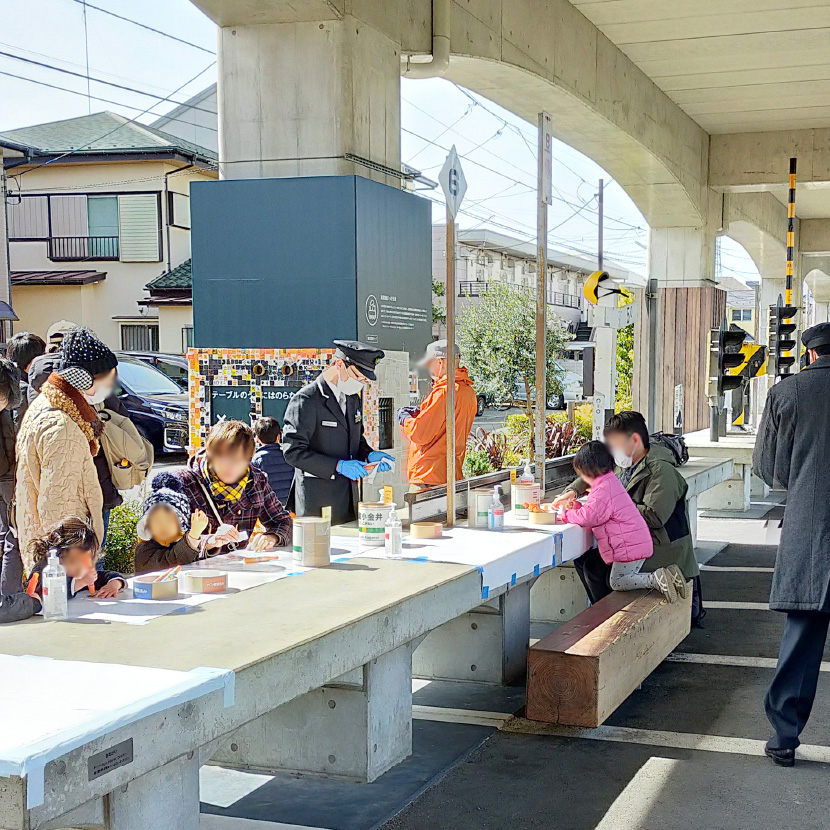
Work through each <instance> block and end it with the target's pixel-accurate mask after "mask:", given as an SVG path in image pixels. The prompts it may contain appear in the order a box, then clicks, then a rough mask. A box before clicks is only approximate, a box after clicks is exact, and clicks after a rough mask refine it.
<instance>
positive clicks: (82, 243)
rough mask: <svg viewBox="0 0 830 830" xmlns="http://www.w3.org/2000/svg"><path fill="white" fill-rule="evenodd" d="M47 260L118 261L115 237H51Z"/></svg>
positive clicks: (116, 239) (116, 238)
mask: <svg viewBox="0 0 830 830" xmlns="http://www.w3.org/2000/svg"><path fill="white" fill-rule="evenodd" d="M49 259H51V260H52V261H53V262H81V261H85V260H95V259H97V260H102V259H118V237H117V236H52V237H50V238H49Z"/></svg>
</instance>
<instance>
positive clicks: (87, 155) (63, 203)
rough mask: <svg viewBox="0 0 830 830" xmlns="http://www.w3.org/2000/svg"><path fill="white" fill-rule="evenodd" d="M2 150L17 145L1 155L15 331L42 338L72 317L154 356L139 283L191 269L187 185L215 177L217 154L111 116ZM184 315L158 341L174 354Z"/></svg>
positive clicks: (148, 310)
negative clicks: (185, 267)
mask: <svg viewBox="0 0 830 830" xmlns="http://www.w3.org/2000/svg"><path fill="white" fill-rule="evenodd" d="M4 142H6V143H8V144H10V145H14V146H16V147H18V148H19V149H18V150H17V151H16V153H15V155H13V156H11V157H7V156H6V155H4V158H3V165H4V169H5V175H6V200H5V201H6V217H7V225H8V239H9V265H10V279H11V298H12V307H13V308H14V310H15V312H16V314H17V316H18V317H19V322H18V323H16V324H15V330H18V331H19V330H23V329H27V330H29V331H33V332H36V333H38V334H40V335H41V336H44V335H45V333H46V330H47V329H48V328H49V326H50V325H51V324H52V323H54V322H56V321H58V320H71V321H72V322H75V323H78V324H81V325H86V326H89V327H90V328H92V329H94V330H95V331H96V332H97V333H98V334H99V336H100V337H101V338H102V339H103V340H104V341H105V342H106V343H108V344H109V345H110V346H111V347H113V348H119V349H150V350H156V349H158V348H159V347H160V345H161V339H162V337H161V335H160V332H159V311H158V307H156V306H153V305H148V304H146V303H143V302H142V300H144V294H145V286H146V285H147V283H148V282H150V281H151V280H154V279H155V278H157V277H158V276H159V272H160V271H164V272H165V273H168V272H173V271H174V270H175V269H176V268H177V267H178V266H180V265H181V264H182V263H184V262H185V261H187V260H189V258H190V208H189V187H190V182H191V181H199V180H205V179H215V178H217V163H216V162H217V158H216V153H215V151H213V150H211V149H208V148H205V147H201V146H199V145H197V144H194V143H192V142H189V141H187V140H185V139H183V138H180V137H178V136H173V135H170V134H168V133H165V132H163V131H160V130H158V129H156V128H153V127H147V126H145V125H143V124H137V123H134V122H131V121H129V120H128V119H126V118H124V117H123V116H121V115H117V114H115V113H111V112H100V113H95V114H93V115H86V116H81V117H79V118H71V119H67V120H64V121H56V122H51V123H47V124H38V125H36V126H33V127H25V128H22V129H18V130H10V131H7V132H6V133H3V134H0V144H2V143H4ZM180 317H181V318H182V319H179V320H176V321H175V325H176V327H177V328H178V331H177V332H176V335H175V336H174V335H173V334H172V333H171V334H166V335H165V337H164V340H165V343H167V344H169V345H172V344H173V342H175V343H176V348H174V349H171V350H172V351H176V352H180V351H182V350H183V348H184V343H185V342H186V341H185V339H183V338H185V337H186V335H183V334H182V330H183V329H185V328H186V327H187V325H188V324H190V318H188V320H187V321H185V320H184V319H183V318H184V314H182V315H180Z"/></svg>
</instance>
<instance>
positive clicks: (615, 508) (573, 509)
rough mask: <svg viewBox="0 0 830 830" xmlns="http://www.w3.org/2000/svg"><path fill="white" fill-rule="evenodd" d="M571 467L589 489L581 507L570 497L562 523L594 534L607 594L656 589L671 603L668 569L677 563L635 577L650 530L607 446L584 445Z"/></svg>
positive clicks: (648, 547)
mask: <svg viewBox="0 0 830 830" xmlns="http://www.w3.org/2000/svg"><path fill="white" fill-rule="evenodd" d="M573 465H574V470H576V473H577V475H579V476H581V477H582V479H583V481H585V483H586V484H588V485H589V486H590V488H591V490H590V493H589V494H588V498H587V500H586V501H585V503H584V504H580V502H578V501H576V499H571V501H570V502H569V503H568V505H567V506H566V508H565V509H564V510H563V512H562V519H563V521H565V522H568V523H570V524H575V525H579V526H580V527H585V528H590V529H591V530H592V531H593V533H594V536H595V537H596V540H597V546H598V547H599V553H600V556H601V557H602V559H603V561H604V562H605V563H606V564H608V565H611V574H610V577H609V583H610V585H611V588H612V590H614V591H633V590H635V589H637V588H645V589H649V588H656V589H657V590H658V591H660V593H661V594H663V596H664V597H666V599H667V600H668V601H669V602H674V601H675V600H676V599H677V589H676V588H675V580H674V576H675V574H674V573H673V571H672V569H673V568H677V565H670V566H669V567H668V568H660V569H658V570H656V571H655V572H654V573H645V574H644V573H640V569H641V568H642V567H643V563H644V562H645V560H646V559H648V558H649V556H651V555H652V553H653V552H654V545H653V542H652V540H651V531H650V530H649V529H648V525H647V524H646V522H645V519H643V517H642V516H641V515H640V511H639V510H637V507H636V505H635V504H634V502H633V501H631V497H630V496H629V495H628V493H626V492H625V488H624V487H623V485H622V484H621V483H620V480H619V479H618V478H617V476H616V475H614V458H613V456H612V455H611V453H610V452H609V450H608V448H607V447H606V446H605V444H603V443H602V442H601V441H589V442H588V443H587V444H585V445H584V446H583V447H581V448H580V449H579V451H578V452H577V453H576V455H575V456H574V460H573ZM678 570H679V569H678Z"/></svg>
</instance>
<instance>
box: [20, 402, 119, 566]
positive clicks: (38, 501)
mask: <svg viewBox="0 0 830 830" xmlns="http://www.w3.org/2000/svg"><path fill="white" fill-rule="evenodd" d="M15 500H16V502H17V510H16V514H15V515H16V519H17V528H18V531H17V532H18V538H19V540H20V554H21V556H22V557H23V565H24V567H25V568H26V572H27V573H29V572H30V571H31V569H32V564H33V563H32V557H31V554H30V552H29V546H30V544H31V541H32V539H35V538H37V537H38V536H42V535H43V534H44V533H45V532H46V530H47V529H48V528H49V527H50V526H51V525H53V524H54V523H55V522H58V521H60V520H61V519H63V518H64V517H65V516H80V517H89V518H90V519H91V521H92V526H93V528H94V529H95V533H96V534H97V536H98V539H102V538H103V536H104V520H103V508H104V499H103V496H102V494H101V485H100V484H99V483H98V474H97V473H96V471H95V463H94V460H93V458H92V455H91V453H90V451H89V442H88V441H87V439H86V436H85V435H84V434H83V432H81V428H80V427H79V426H78V425H77V424H76V423H75V422H74V421H73V420H72V419H71V418H70V417H69V416H68V415H67V414H66V413H65V412H62V411H61V410H60V409H55V408H54V407H53V406H52V404H51V403H50V402H49V400H48V398H47V397H46V396H45V395H39V396H38V397H37V398H36V399H35V401H34V403H32V404H31V405H30V406H29V409H28V411H27V412H26V415H25V417H24V418H23V423H22V424H21V425H20V432H19V433H18V435H17V486H16V488H15Z"/></svg>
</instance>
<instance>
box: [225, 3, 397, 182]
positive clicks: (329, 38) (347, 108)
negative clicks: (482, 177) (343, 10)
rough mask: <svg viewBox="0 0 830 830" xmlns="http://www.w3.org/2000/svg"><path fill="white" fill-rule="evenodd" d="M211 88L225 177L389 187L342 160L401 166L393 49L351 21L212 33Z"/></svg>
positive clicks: (378, 177)
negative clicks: (354, 180) (215, 64)
mask: <svg viewBox="0 0 830 830" xmlns="http://www.w3.org/2000/svg"><path fill="white" fill-rule="evenodd" d="M218 90H219V93H218V103H219V165H220V173H221V175H222V176H223V177H224V178H228V179H241V178H263V177H269V176H324V175H351V174H355V173H356V174H358V175H361V176H366V177H369V178H374V179H376V180H378V181H383V182H386V183H389V184H393V183H395V181H394V179H392V178H390V177H388V176H385V175H384V174H382V173H378V172H373V171H371V170H369V169H368V168H366V167H363V166H361V165H357V164H354V163H353V162H349V161H347V160H346V159H345V158H344V155H345V154H347V153H351V154H354V155H357V156H361V157H363V158H366V159H369V160H371V161H373V162H376V163H378V164H383V165H387V166H390V167H393V168H396V169H398V168H400V45H399V44H398V43H395V42H393V41H392V40H390V39H389V38H388V37H386V36H385V35H383V34H381V33H380V32H379V31H377V30H376V29H373V28H372V27H371V26H369V25H367V24H366V23H364V22H362V21H360V20H358V19H357V18H355V17H352V16H351V15H349V14H346V15H344V16H343V17H342V18H341V19H339V20H320V21H318V20H307V21H303V22H295V23H271V24H262V25H239V26H225V27H224V28H221V29H220V30H219V83H218Z"/></svg>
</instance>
